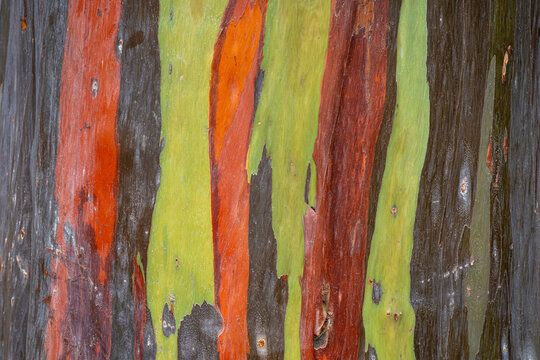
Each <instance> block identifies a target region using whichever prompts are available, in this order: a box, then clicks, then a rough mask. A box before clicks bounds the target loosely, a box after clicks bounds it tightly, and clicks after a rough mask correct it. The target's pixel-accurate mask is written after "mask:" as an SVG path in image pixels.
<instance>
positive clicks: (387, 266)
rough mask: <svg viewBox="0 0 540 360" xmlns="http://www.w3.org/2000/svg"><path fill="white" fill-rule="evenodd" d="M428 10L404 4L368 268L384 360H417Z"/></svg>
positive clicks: (367, 306)
mask: <svg viewBox="0 0 540 360" xmlns="http://www.w3.org/2000/svg"><path fill="white" fill-rule="evenodd" d="M426 10H427V9H426V1H425V0H404V1H403V3H402V5H401V12H400V19H399V27H398V38H397V64H396V82H397V95H396V111H395V115H394V123H393V125H392V134H391V136H390V142H389V144H388V150H387V160H386V167H385V170H384V175H383V180H382V184H381V192H380V195H379V203H378V206H377V215H376V218H375V230H374V233H373V239H372V242H371V250H370V257H369V260H368V267H367V279H371V280H375V281H377V282H378V283H380V284H381V290H382V296H381V298H380V302H379V303H378V305H377V304H375V303H374V302H373V301H372V289H373V285H369V283H370V282H369V281H368V282H367V285H366V290H365V296H364V307H363V318H364V326H365V331H366V349H367V345H368V344H369V345H371V346H372V347H373V348H375V350H376V352H377V355H378V359H379V360H386V359H391V360H393V359H414V348H413V338H414V324H415V317H414V311H413V308H412V306H411V304H410V301H409V297H410V282H411V280H410V272H409V265H410V261H411V253H412V245H413V229H414V219H415V215H416V204H417V200H418V191H419V185H420V174H421V171H422V166H423V164H424V159H425V155H426V148H427V140H428V133H429V89H428V83H427V79H426V71H427V69H426V58H427V24H426ZM394 206H395V210H396V211H397V212H395V216H394V214H393V213H394V211H392V209H393V207H394Z"/></svg>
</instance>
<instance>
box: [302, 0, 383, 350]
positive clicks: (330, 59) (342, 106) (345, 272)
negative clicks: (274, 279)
mask: <svg viewBox="0 0 540 360" xmlns="http://www.w3.org/2000/svg"><path fill="white" fill-rule="evenodd" d="M387 31H388V2H387V1H384V0H381V1H377V0H375V1H370V0H367V1H361V2H358V1H356V0H336V1H334V2H333V4H332V18H331V22H330V32H329V39H328V50H327V53H326V67H325V72H324V76H323V84H322V93H321V107H320V113H319V129H318V135H317V140H316V143H315V150H314V152H313V158H314V159H315V163H316V165H317V196H316V204H317V209H316V214H312V213H311V212H310V211H308V215H307V216H306V218H305V220H304V221H305V224H306V247H305V249H306V253H305V257H306V260H305V268H304V279H303V282H302V320H301V332H300V336H301V342H302V356H303V358H305V359H313V358H318V359H319V358H328V359H356V358H357V356H358V355H357V354H358V347H359V340H360V323H361V314H362V302H363V293H364V281H365V278H364V277H365V253H366V234H367V218H368V202H369V182H370V178H371V170H372V166H373V161H374V152H375V145H376V142H377V136H378V133H379V128H380V125H381V122H382V119H383V113H384V101H385V86H386V35H387ZM313 222H315V224H313ZM313 226H315V232H314V233H312V231H313V230H312V227H313Z"/></svg>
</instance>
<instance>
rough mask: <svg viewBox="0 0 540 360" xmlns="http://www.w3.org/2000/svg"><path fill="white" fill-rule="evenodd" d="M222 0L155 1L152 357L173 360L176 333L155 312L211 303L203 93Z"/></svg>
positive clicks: (181, 313) (205, 96)
mask: <svg viewBox="0 0 540 360" xmlns="http://www.w3.org/2000/svg"><path fill="white" fill-rule="evenodd" d="M226 3H227V1H226V0H213V1H207V2H205V3H204V7H203V8H202V10H201V11H202V12H200V11H199V10H200V9H199V8H198V7H193V6H190V4H188V3H186V2H185V1H180V0H163V1H161V3H160V16H159V44H160V56H161V112H162V137H163V139H164V141H165V144H164V148H163V151H162V153H161V158H160V165H161V184H160V187H159V190H158V193H157V198H156V205H155V209H154V215H153V219H152V230H151V234H150V244H149V248H148V269H147V280H148V282H147V297H148V306H149V308H150V311H151V313H152V319H154V324H153V325H154V332H155V336H156V346H157V358H158V359H176V358H177V340H176V336H177V332H175V333H174V334H173V335H171V336H170V337H168V338H166V337H165V336H164V335H163V330H162V324H161V317H162V312H163V306H164V304H165V303H168V304H170V296H171V295H172V296H174V298H175V302H174V315H175V318H176V327H177V329H178V327H179V326H180V321H181V320H182V319H183V317H184V316H185V315H186V314H188V313H189V312H190V311H191V307H192V305H193V304H195V303H198V304H200V303H202V302H203V300H206V301H207V302H209V303H213V302H214V256H213V249H212V216H211V210H210V163H209V154H208V129H207V127H208V101H209V99H208V96H209V89H210V68H211V63H212V56H213V52H214V43H215V41H216V38H217V34H218V30H219V26H220V22H221V18H222V16H223V12H224V10H225V5H226Z"/></svg>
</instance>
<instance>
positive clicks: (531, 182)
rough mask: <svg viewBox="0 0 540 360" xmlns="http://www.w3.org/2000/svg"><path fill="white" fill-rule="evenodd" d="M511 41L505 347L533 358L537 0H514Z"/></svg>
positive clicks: (539, 187)
mask: <svg viewBox="0 0 540 360" xmlns="http://www.w3.org/2000/svg"><path fill="white" fill-rule="evenodd" d="M514 42H515V43H514V45H512V46H513V50H512V53H513V58H514V59H515V63H514V66H513V74H514V80H513V81H512V82H508V86H510V85H511V86H512V109H511V110H512V119H511V121H510V130H509V149H508V176H509V180H510V186H511V187H510V201H509V202H510V215H511V218H510V223H511V229H512V244H513V253H512V265H511V274H512V276H511V278H510V284H511V285H510V291H511V292H510V302H511V304H510V311H511V314H512V319H511V331H510V334H511V338H510V339H509V341H510V344H511V345H509V347H510V349H511V353H512V354H511V355H512V356H511V357H510V358H514V359H534V358H538V357H539V356H540V317H539V316H538V314H540V301H539V300H540V281H539V280H538V279H540V208H539V206H540V205H539V204H540V2H538V1H530V2H528V1H518V2H517V9H516V26H515V40H514ZM507 51H508V48H507ZM503 152H504V149H503Z"/></svg>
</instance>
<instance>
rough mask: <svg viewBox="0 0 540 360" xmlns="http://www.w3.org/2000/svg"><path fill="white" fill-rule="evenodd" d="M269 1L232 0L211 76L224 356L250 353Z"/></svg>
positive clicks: (216, 263) (212, 160) (212, 156)
mask: <svg viewBox="0 0 540 360" xmlns="http://www.w3.org/2000/svg"><path fill="white" fill-rule="evenodd" d="M266 4H267V1H266V0H238V1H237V0H231V1H230V2H229V4H228V6H227V9H226V10H225V14H224V17H223V21H222V24H221V29H220V33H219V36H218V39H217V42H216V46H215V51H214V60H213V63H212V75H211V80H210V118H209V130H210V135H209V142H210V171H211V173H210V177H211V185H212V226H213V239H214V269H215V270H214V271H215V275H214V279H215V283H214V286H215V288H214V292H215V299H216V305H217V306H218V307H219V309H220V311H221V315H222V316H223V323H224V324H223V332H222V333H221V335H220V337H219V342H218V349H219V354H220V358H221V359H236V358H240V357H243V356H245V354H246V353H248V349H249V347H248V339H247V319H246V311H247V289H248V282H249V252H248V224H249V184H248V178H247V173H246V160H247V152H248V146H249V141H250V137H251V129H252V124H253V116H254V114H253V112H254V101H255V81H256V78H257V73H258V71H259V66H260V61H261V57H262V40H263V36H264V21H265V14H266Z"/></svg>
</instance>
